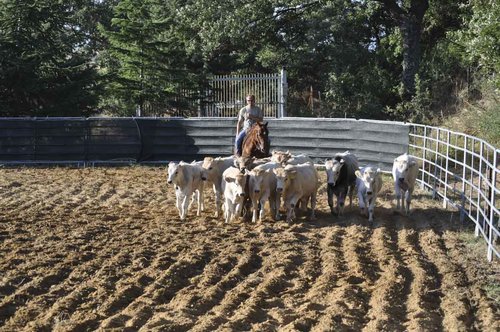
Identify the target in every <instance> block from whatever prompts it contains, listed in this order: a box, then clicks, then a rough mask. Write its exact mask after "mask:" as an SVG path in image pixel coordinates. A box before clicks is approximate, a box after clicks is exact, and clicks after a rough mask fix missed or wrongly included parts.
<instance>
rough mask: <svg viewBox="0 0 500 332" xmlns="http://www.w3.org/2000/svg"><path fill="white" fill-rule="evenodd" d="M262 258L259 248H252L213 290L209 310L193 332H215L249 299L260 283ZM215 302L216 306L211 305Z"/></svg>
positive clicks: (205, 310)
mask: <svg viewBox="0 0 500 332" xmlns="http://www.w3.org/2000/svg"><path fill="white" fill-rule="evenodd" d="M261 270H262V258H261V257H260V251H259V248H257V247H255V246H252V247H251V248H250V250H249V251H248V252H247V253H246V254H245V256H244V257H243V259H242V260H241V261H240V263H239V264H238V265H237V268H236V269H234V270H232V271H231V272H230V273H229V274H228V276H227V277H225V278H223V280H222V284H221V285H218V286H217V288H216V289H215V291H216V292H215V294H214V295H215V297H210V298H209V299H211V301H210V302H211V303H210V305H211V309H209V310H207V309H208V308H205V309H204V310H203V311H204V312H205V314H204V315H203V316H202V317H201V318H200V319H199V320H198V321H197V322H196V323H195V325H194V326H193V327H192V329H193V331H207V330H212V331H213V330H216V329H217V328H218V327H219V326H220V325H222V324H224V323H225V322H227V321H228V317H230V316H231V315H232V314H233V313H234V310H235V309H236V308H237V307H238V306H239V305H240V304H241V303H243V302H244V301H245V300H246V299H248V298H249V297H250V294H251V293H252V290H253V289H255V288H256V287H257V286H258V285H259V283H261V282H262V280H261V278H260V277H259V275H260V274H262V271H261ZM213 300H217V304H216V305H213V303H214V302H215V301H213Z"/></svg>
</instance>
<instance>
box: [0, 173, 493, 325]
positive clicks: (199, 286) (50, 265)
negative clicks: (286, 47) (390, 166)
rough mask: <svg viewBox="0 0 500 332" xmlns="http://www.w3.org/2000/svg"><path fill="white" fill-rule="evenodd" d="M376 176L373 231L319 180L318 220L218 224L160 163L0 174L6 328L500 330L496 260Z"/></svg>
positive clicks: (463, 229)
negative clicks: (339, 210)
mask: <svg viewBox="0 0 500 332" xmlns="http://www.w3.org/2000/svg"><path fill="white" fill-rule="evenodd" d="M321 179H322V182H323V183H324V181H325V176H324V174H323V173H321ZM385 180H386V181H385V185H384V189H383V191H382V194H381V199H380V200H379V203H378V206H377V208H376V210H375V221H374V223H369V222H368V221H367V219H366V218H365V217H362V216H361V215H360V214H359V212H358V208H357V200H355V205H354V206H355V208H354V207H353V209H352V210H349V209H346V214H345V216H344V217H336V216H331V215H330V214H329V209H328V206H327V202H326V192H325V188H326V186H325V185H324V184H323V185H322V186H321V188H320V191H319V196H318V197H319V198H318V211H317V216H318V219H317V220H315V221H308V220H307V219H306V218H305V217H301V218H299V220H298V221H297V222H295V223H293V224H292V225H288V224H286V223H285V222H284V221H279V222H274V221H272V220H271V219H270V218H269V217H268V219H267V220H266V221H264V222H263V223H257V224H252V223H251V222H234V223H231V224H224V223H223V222H222V219H221V220H217V219H215V218H214V216H213V215H214V214H213V213H214V199H213V195H212V194H211V189H210V190H209V189H206V191H205V194H206V209H205V211H204V212H203V213H202V216H201V217H196V216H193V215H194V209H192V210H191V211H190V215H189V216H188V219H187V221H185V222H181V221H180V220H179V217H178V214H177V211H176V209H175V206H174V201H175V197H174V190H173V188H172V187H169V186H168V185H167V183H166V170H165V168H163V167H144V166H133V167H121V168H80V169H76V168H4V169H0V331H93V330H106V331H108V330H116V331H137V330H140V331H184V330H193V331H213V330H217V331H221V330H222V331H247V330H251V331H274V330H280V331H361V330H363V331H403V330H410V331H416V330H419V331H442V330H446V331H499V330H500V323H499V322H500V313H499V307H500V303H499V299H498V297H497V296H492V295H491V294H497V295H498V293H492V292H491V289H494V290H495V289H496V290H498V287H500V286H499V283H500V266H499V265H500V264H499V261H498V259H497V260H495V261H494V262H492V263H488V262H487V260H486V249H485V246H484V243H483V242H484V241H480V240H474V237H473V236H470V233H471V230H470V229H471V227H470V226H469V225H468V224H462V223H461V222H460V221H459V216H458V213H457V212H453V211H443V210H442V209H441V203H440V202H437V201H432V200H430V199H429V196H428V195H427V194H426V193H425V192H417V194H416V197H415V204H414V208H415V210H414V212H413V213H412V215H411V216H409V217H407V216H403V215H400V214H398V213H394V212H393V205H392V202H391V199H392V190H391V184H390V181H389V178H385ZM470 239H472V240H470ZM495 287H496V288H495Z"/></svg>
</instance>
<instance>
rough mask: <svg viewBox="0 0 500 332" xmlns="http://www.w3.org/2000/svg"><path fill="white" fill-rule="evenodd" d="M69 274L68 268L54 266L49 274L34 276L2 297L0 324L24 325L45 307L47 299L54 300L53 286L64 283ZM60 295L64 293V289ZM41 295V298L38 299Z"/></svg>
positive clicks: (9, 325)
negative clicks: (10, 293)
mask: <svg viewBox="0 0 500 332" xmlns="http://www.w3.org/2000/svg"><path fill="white" fill-rule="evenodd" d="M69 274H70V270H68V269H67V268H66V267H61V266H59V267H57V266H56V267H54V272H52V273H51V274H50V275H46V276H43V277H37V278H34V279H33V280H32V281H30V282H28V283H26V284H25V285H23V286H22V287H21V288H19V289H18V290H16V291H15V292H14V293H13V294H12V295H10V296H8V297H6V298H5V299H3V300H2V302H1V303H0V324H5V326H6V328H7V329H12V330H16V329H19V328H20V327H23V326H25V325H26V324H27V322H28V321H29V319H31V317H32V316H37V315H38V314H40V312H41V310H43V309H45V308H46V307H45V306H46V305H47V304H46V302H47V301H52V302H53V301H55V299H56V296H57V295H58V294H57V292H56V291H54V289H53V288H57V286H58V285H59V284H61V283H64V282H65V280H66V278H67V277H68V276H69ZM62 295H63V296H64V295H65V294H64V289H63V290H62ZM42 297H43V300H38V299H40V298H42ZM37 300H38V301H37ZM39 304H43V306H40V305H39Z"/></svg>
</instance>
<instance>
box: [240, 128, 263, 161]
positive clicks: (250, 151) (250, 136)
mask: <svg viewBox="0 0 500 332" xmlns="http://www.w3.org/2000/svg"><path fill="white" fill-rule="evenodd" d="M241 156H242V157H255V158H265V157H269V156H270V154H269V130H268V129H267V122H266V123H262V122H256V123H255V124H254V125H253V126H252V127H251V128H250V129H249V130H248V133H247V134H246V136H245V139H244V140H243V143H242V145H241Z"/></svg>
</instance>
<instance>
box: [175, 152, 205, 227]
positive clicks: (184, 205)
mask: <svg viewBox="0 0 500 332" xmlns="http://www.w3.org/2000/svg"><path fill="white" fill-rule="evenodd" d="M202 173H203V169H202V167H201V166H200V165H199V164H197V163H194V162H193V163H191V164H187V163H185V162H183V161H181V162H180V163H179V164H176V163H174V162H170V163H169V164H168V180H167V182H168V184H172V183H173V184H174V187H175V198H176V201H175V206H176V207H177V210H178V211H179V216H180V217H181V220H185V219H186V216H187V211H188V204H189V198H190V197H191V196H192V195H193V194H196V197H197V199H196V200H197V203H198V209H197V211H196V215H197V216H199V215H200V211H202V210H203V180H202V179H201V178H202Z"/></svg>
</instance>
